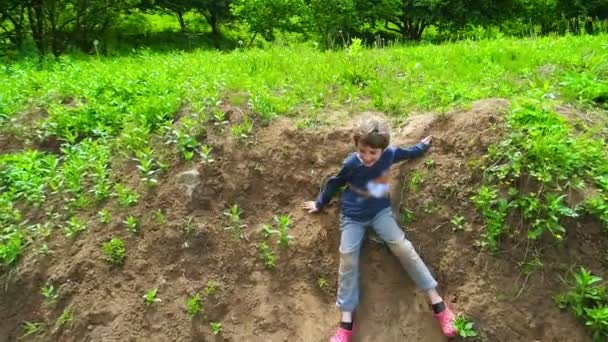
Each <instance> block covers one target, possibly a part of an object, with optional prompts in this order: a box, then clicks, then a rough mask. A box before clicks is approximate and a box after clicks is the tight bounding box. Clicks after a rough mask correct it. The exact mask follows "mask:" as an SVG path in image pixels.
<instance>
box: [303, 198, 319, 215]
mask: <svg viewBox="0 0 608 342" xmlns="http://www.w3.org/2000/svg"><path fill="white" fill-rule="evenodd" d="M302 209H304V210H308V212H309V213H316V212H317V211H319V209H317V204H316V203H315V201H307V202H304V204H302Z"/></svg>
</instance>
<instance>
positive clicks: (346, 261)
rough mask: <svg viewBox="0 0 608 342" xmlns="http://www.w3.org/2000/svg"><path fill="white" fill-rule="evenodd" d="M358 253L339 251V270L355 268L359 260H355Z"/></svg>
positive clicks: (346, 271) (344, 270)
mask: <svg viewBox="0 0 608 342" xmlns="http://www.w3.org/2000/svg"><path fill="white" fill-rule="evenodd" d="M357 257H358V254H357V253H355V252H350V253H342V252H340V272H341V273H348V272H352V271H353V270H355V268H356V267H357V265H358V262H359V260H357Z"/></svg>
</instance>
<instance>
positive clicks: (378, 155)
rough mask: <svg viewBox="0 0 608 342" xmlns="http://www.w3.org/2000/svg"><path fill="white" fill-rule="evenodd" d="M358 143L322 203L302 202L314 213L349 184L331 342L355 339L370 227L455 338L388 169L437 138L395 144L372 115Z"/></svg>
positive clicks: (447, 333)
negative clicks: (400, 213)
mask: <svg viewBox="0 0 608 342" xmlns="http://www.w3.org/2000/svg"><path fill="white" fill-rule="evenodd" d="M354 142H355V146H356V147H357V152H356V153H352V154H350V155H349V156H348V157H347V158H346V160H345V161H344V164H343V165H342V169H341V170H340V172H339V173H338V174H337V175H336V176H334V177H332V178H330V179H329V181H328V182H327V185H326V186H325V189H324V190H323V191H322V192H321V194H320V195H319V197H318V199H317V200H316V201H309V202H305V203H304V204H303V206H302V207H303V208H304V209H306V210H308V211H309V212H310V213H314V212H317V211H319V210H321V209H323V207H324V206H325V205H326V204H327V203H328V202H329V201H330V200H331V197H332V195H333V194H334V193H335V191H336V190H338V189H339V188H341V187H343V186H346V189H345V191H344V193H343V194H342V212H341V215H340V231H341V232H342V233H341V237H340V268H339V270H338V299H337V302H336V305H337V306H338V307H339V308H340V310H341V311H342V319H341V322H340V326H339V328H338V330H337V331H336V333H335V334H334V336H332V338H331V339H330V341H331V342H350V341H351V338H352V334H353V332H352V330H353V312H354V311H355V309H356V307H357V304H358V301H359V283H358V280H359V279H358V278H359V250H360V248H361V241H362V240H363V236H364V234H365V230H366V228H367V227H368V226H371V227H372V228H373V229H374V230H375V231H376V233H377V234H378V236H379V237H380V238H381V239H383V240H384V241H385V242H386V243H387V244H388V246H389V248H390V249H391V251H392V252H393V254H395V256H396V257H397V258H398V259H399V261H400V262H401V265H402V266H403V268H405V270H406V271H407V273H408V274H409V276H410V277H411V278H412V280H413V281H414V282H415V283H416V285H417V286H418V288H420V289H422V290H424V291H425V292H426V293H427V294H428V296H429V299H430V302H431V304H432V307H433V311H434V313H435V317H436V318H437V320H438V321H439V324H440V326H441V329H442V330H443V333H444V335H445V336H448V337H452V336H455V335H456V329H455V327H454V314H453V313H452V312H451V311H450V309H449V308H448V307H447V305H446V304H445V303H444V302H443V299H442V298H441V296H439V293H438V292H437V290H436V287H437V282H436V281H435V279H434V278H433V276H432V275H431V273H430V272H429V270H428V268H427V267H426V265H425V264H424V262H423V261H422V259H420V257H419V256H418V254H417V253H416V251H415V250H414V247H413V246H412V243H411V242H410V241H408V240H407V239H406V238H405V234H404V233H403V231H402V230H401V229H400V228H399V227H398V226H397V222H396V221H395V219H394V217H393V213H392V210H391V206H390V199H389V193H390V191H389V190H390V186H389V183H388V173H389V169H390V167H391V165H393V164H394V163H397V162H400V161H402V160H405V159H409V158H415V157H418V156H421V155H422V154H424V152H425V151H426V150H427V149H428V148H429V145H430V143H431V137H430V136H428V137H426V138H424V139H422V140H421V141H420V142H419V143H418V144H417V145H415V146H412V147H408V148H399V147H395V146H389V142H390V129H389V125H388V123H387V121H386V120H384V119H382V118H378V117H367V118H364V119H363V120H361V122H360V123H359V126H358V127H357V129H356V131H355V134H354Z"/></svg>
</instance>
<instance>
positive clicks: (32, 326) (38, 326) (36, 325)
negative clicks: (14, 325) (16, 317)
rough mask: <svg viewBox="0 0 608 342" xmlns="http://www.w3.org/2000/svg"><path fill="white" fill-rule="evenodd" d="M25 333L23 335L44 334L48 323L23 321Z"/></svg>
mask: <svg viewBox="0 0 608 342" xmlns="http://www.w3.org/2000/svg"><path fill="white" fill-rule="evenodd" d="M22 328H23V335H22V336H21V337H29V336H33V335H38V334H42V333H43V332H45V331H46V324H44V323H41V322H27V321H26V322H23V326H22Z"/></svg>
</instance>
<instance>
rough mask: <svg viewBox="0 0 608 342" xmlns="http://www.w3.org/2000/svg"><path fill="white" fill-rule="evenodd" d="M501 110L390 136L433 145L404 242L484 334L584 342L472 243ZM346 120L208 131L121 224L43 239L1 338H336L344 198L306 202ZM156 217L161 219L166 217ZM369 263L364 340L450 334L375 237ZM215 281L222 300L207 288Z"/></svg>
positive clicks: (14, 277) (507, 265)
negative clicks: (283, 236) (287, 219)
mask: <svg viewBox="0 0 608 342" xmlns="http://www.w3.org/2000/svg"><path fill="white" fill-rule="evenodd" d="M506 109H508V102H507V101H505V100H498V99H496V100H486V101H482V102H479V103H476V104H475V105H474V106H473V107H472V109H471V110H467V111H462V112H455V113H450V114H446V115H441V116H436V115H433V114H422V115H416V116H412V117H411V118H409V119H408V120H407V121H406V122H405V123H404V124H403V125H401V127H396V129H395V134H394V142H395V143H398V144H412V143H415V142H416V141H418V140H419V139H420V138H422V137H423V136H425V135H426V134H433V136H434V140H433V148H432V149H431V151H430V153H428V154H427V155H426V156H425V157H423V158H421V159H418V160H414V161H409V162H406V163H403V164H401V165H400V166H398V167H395V168H394V170H393V177H395V178H396V179H398V180H399V181H398V182H395V183H396V185H397V186H395V187H394V188H393V198H394V199H393V204H394V206H395V209H396V210H399V212H401V213H402V214H403V213H411V214H408V215H402V217H403V219H404V221H412V217H411V216H415V217H416V219H415V220H413V222H411V223H409V222H408V223H407V224H405V225H404V227H405V231H406V234H407V235H408V237H409V238H410V239H411V240H412V241H413V242H414V245H415V246H417V247H418V249H419V251H420V252H421V255H422V256H423V258H424V259H425V260H426V261H427V263H428V264H429V266H430V267H431V269H432V270H433V271H434V273H435V274H436V276H437V278H438V280H439V282H440V286H441V290H442V292H443V293H445V298H446V300H449V302H450V303H451V305H452V306H453V307H454V309H456V311H464V312H466V313H467V314H468V316H469V317H470V318H471V319H472V320H473V321H475V322H476V323H477V324H478V327H479V330H480V331H481V333H482V336H483V338H484V339H485V340H489V341H532V340H543V341H551V340H568V341H579V340H580V341H582V340H584V338H585V335H584V332H583V330H582V328H581V327H580V326H579V324H578V323H577V322H575V321H574V320H573V319H571V318H570V316H569V315H567V314H561V313H560V312H559V311H558V309H557V308H556V307H555V306H554V305H553V304H552V300H551V298H550V295H551V294H552V293H554V292H555V291H556V290H557V288H556V284H555V280H554V279H552V280H551V281H548V282H546V283H545V282H544V281H545V280H546V279H537V278H533V279H529V280H528V281H527V284H526V285H527V289H526V290H525V291H523V292H522V293H521V294H520V296H518V297H516V294H517V292H518V290H519V287H520V286H519V285H521V281H522V280H521V279H519V277H520V276H519V275H520V274H521V272H520V271H519V270H518V269H517V267H516V263H513V260H507V259H502V258H497V259H492V258H491V257H490V256H489V255H488V254H487V252H486V251H484V250H482V249H480V248H478V247H476V246H478V244H476V243H475V241H476V240H478V239H481V234H482V232H483V226H482V223H481V222H480V221H479V219H478V217H477V215H476V214H475V211H474V210H473V208H472V207H471V206H470V204H469V203H468V202H469V201H468V198H469V197H470V196H471V195H472V194H473V191H474V190H475V189H476V187H477V186H478V184H479V180H480V174H481V170H478V169H477V168H476V167H475V165H476V163H475V161H476V160H478V159H479V158H480V157H481V156H482V155H483V154H484V153H485V152H486V150H487V147H488V146H489V144H490V143H491V142H493V141H496V139H497V136H498V135H499V130H498V128H497V125H495V124H496V123H498V122H500V120H501V113H502V112H504V111H505V110H506ZM351 126H352V122H347V123H345V124H343V125H341V126H339V127H325V128H315V129H305V130H300V129H297V128H296V127H295V125H294V123H293V122H291V121H290V120H287V119H281V120H278V121H276V122H274V123H273V124H272V125H270V126H268V127H263V128H262V127H261V128H259V129H258V130H257V132H256V137H255V139H254V140H252V141H237V140H234V139H232V138H230V137H229V136H230V134H229V132H227V131H221V130H220V129H219V128H212V129H209V131H208V134H207V143H208V144H209V145H210V146H211V147H212V148H213V156H214V159H215V161H214V162H212V163H209V164H204V165H201V164H197V165H196V166H193V165H186V164H183V163H181V162H180V163H176V164H175V165H173V166H172V168H171V171H170V175H169V176H167V177H166V178H165V179H163V180H162V181H161V182H160V185H159V186H158V187H157V188H155V189H153V190H149V191H146V190H145V189H144V188H143V187H142V186H141V185H140V189H139V190H140V193H143V195H142V198H141V199H140V202H139V205H138V206H137V207H135V208H132V209H122V208H119V207H118V206H116V205H113V204H109V205H108V206H107V208H108V209H109V210H110V212H111V213H112V215H113V217H114V223H113V224H110V225H102V224H100V223H99V221H98V220H97V218H96V213H97V210H99V209H100V208H96V209H95V210H91V211H90V212H88V213H87V214H86V215H87V222H88V230H87V232H85V233H84V234H82V235H81V236H80V237H78V238H77V239H76V240H67V239H65V238H64V237H63V236H62V235H60V234H53V235H52V237H51V238H50V239H49V241H47V244H48V247H49V249H50V250H51V251H52V253H49V254H47V255H38V254H36V253H34V252H33V251H34V250H35V249H37V248H38V245H37V244H38V243H39V242H37V243H36V244H34V245H33V246H32V248H31V250H32V252H30V253H27V255H26V256H25V257H24V260H22V261H21V262H20V264H19V265H18V266H17V267H16V268H15V269H14V270H12V271H11V272H9V273H7V274H5V275H4V276H3V278H2V283H3V288H4V289H5V291H4V292H3V294H2V297H0V307H1V308H2V310H0V336H3V337H4V338H5V339H6V340H9V341H12V340H16V339H17V338H18V337H19V336H21V335H22V330H21V329H20V325H21V323H22V322H23V321H31V322H46V323H47V324H48V325H49V326H48V329H47V331H46V332H45V333H43V334H41V335H39V336H34V337H29V338H31V339H32V340H40V341H48V340H61V341H83V340H86V341H125V340H143V341H173V340H195V341H222V340H223V341H324V340H326V339H327V337H328V336H329V335H330V334H331V332H332V331H333V329H334V328H335V325H336V323H337V320H338V311H337V309H336V308H335V306H334V301H335V290H336V279H337V277H336V272H337V269H338V245H339V231H338V228H337V227H338V217H337V213H338V204H337V203H336V202H337V201H334V202H333V204H331V205H330V206H329V207H328V208H327V209H326V210H325V211H324V212H322V213H320V214H318V215H309V214H306V213H304V212H302V211H301V210H300V209H299V206H300V204H301V202H302V201H304V200H309V199H313V198H314V197H315V196H316V195H317V194H318V191H319V186H320V184H321V183H322V181H323V180H324V179H325V178H326V177H327V176H328V175H331V174H332V173H334V172H335V171H337V169H338V168H339V167H340V165H341V162H342V160H343V158H344V157H345V156H346V155H347V154H348V153H349V152H350V151H351V150H352V142H351V135H350V134H351V130H350V128H351ZM184 172H188V173H187V174H185V176H182V177H178V175H179V174H183V173H184ZM133 173H134V175H135V174H136V170H133ZM134 178H135V176H134ZM186 178H190V180H189V181H188V182H190V183H188V184H190V185H191V189H190V190H191V191H187V190H186V188H187V186H185V185H184V182H185V181H184V179H186ZM413 178H416V179H417V180H418V181H417V182H415V183H416V184H414V182H412V179H413ZM234 204H237V205H238V206H239V208H241V209H242V211H243V214H242V215H241V217H242V224H244V225H246V226H245V227H244V228H243V231H242V236H243V238H242V239H238V238H237V239H235V238H233V236H232V235H233V234H232V232H231V231H228V230H226V229H225V227H226V226H227V225H228V221H227V217H226V216H225V215H224V214H223V213H224V212H225V211H226V210H227V209H229V208H230V207H231V206H232V205H234ZM158 209H161V211H162V212H163V213H164V216H165V218H166V221H165V223H159V222H157V221H156V220H155V216H154V212H155V211H156V210H158ZM280 214H290V215H291V217H292V222H293V224H292V227H291V229H290V234H291V235H292V236H293V240H292V241H291V245H290V246H289V248H287V249H286V250H282V249H280V248H278V246H276V241H275V240H271V242H270V243H269V246H270V247H271V248H272V250H273V251H274V253H275V255H276V257H277V261H276V267H275V269H274V270H267V269H265V267H264V261H263V260H262V258H261V256H260V252H259V249H258V246H259V243H260V242H261V241H262V235H263V233H262V224H264V223H272V222H273V218H274V216H275V215H280ZM457 214H458V215H462V216H463V217H464V218H465V221H466V222H467V223H466V225H465V227H464V230H463V231H458V232H453V231H452V227H451V226H450V220H451V218H452V217H453V216H454V215H457ZM128 215H134V216H137V217H139V218H140V228H139V232H138V233H137V234H136V235H129V234H128V233H127V232H126V231H125V228H124V226H123V224H122V223H120V222H121V221H122V220H123V219H124V218H125V217H126V216H128ZM185 228H187V229H185ZM112 236H122V237H123V238H124V240H125V242H126V250H127V258H126V262H125V264H124V266H122V267H109V266H108V264H107V263H106V262H104V260H103V255H102V250H101V245H102V243H103V242H105V241H107V240H109V239H110V238H111V237H112ZM596 247H603V248H605V247H606V246H596ZM556 257H557V258H559V256H556ZM565 258H566V256H564V257H563V258H562V259H561V260H563V261H564V262H567V259H565ZM361 263H362V301H361V306H360V308H359V311H358V315H359V316H358V317H359V321H360V324H359V325H358V328H357V330H358V337H357V340H358V341H402V340H407V341H443V340H444V338H443V337H442V336H441V334H440V332H439V327H438V325H437V323H436V322H435V321H434V319H433V317H432V315H431V311H430V308H429V307H428V305H427V303H426V300H425V297H424V295H423V294H422V293H419V292H417V291H416V290H415V288H414V285H413V283H412V282H411V281H410V280H409V279H408V278H407V276H406V275H405V273H404V272H403V271H402V269H401V268H400V266H399V265H398V262H396V260H395V259H394V258H393V257H392V256H391V255H390V252H389V251H388V249H387V248H386V246H384V245H382V244H378V243H376V242H373V241H372V240H368V241H366V242H365V243H364V246H363V252H362V258H361ZM324 281H326V283H324ZM47 282H50V283H52V284H54V285H55V287H57V288H58V291H59V293H60V299H59V301H58V302H57V304H56V305H54V306H47V305H45V304H44V301H43V298H42V296H40V295H39V292H40V288H41V287H42V286H43V285H44V284H46V283H47ZM210 282H214V283H216V284H217V291H216V292H215V293H213V294H205V293H206V291H205V289H206V288H208V284H210ZM320 285H322V286H320ZM152 288H158V298H160V299H161V300H162V302H160V303H156V304H153V305H151V306H147V305H146V304H145V303H144V301H143V299H142V295H143V294H144V293H145V292H146V291H147V290H149V289H152ZM209 292H210V291H207V293H209ZM194 293H199V294H201V296H202V298H203V299H202V305H203V312H202V314H201V315H199V316H197V317H195V318H194V319H192V320H191V319H190V318H189V317H188V315H187V314H186V313H185V310H184V305H185V302H186V298H187V296H188V295H192V294H194ZM64 309H69V310H71V311H73V312H74V319H73V322H72V325H71V326H64V327H58V326H57V325H56V324H55V322H56V320H57V317H58V316H59V315H60V314H61V313H62V312H63V310H64ZM210 322H221V324H222V332H221V334H219V335H217V336H214V335H213V334H212V332H211V328H210V325H209V323H210Z"/></svg>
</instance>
